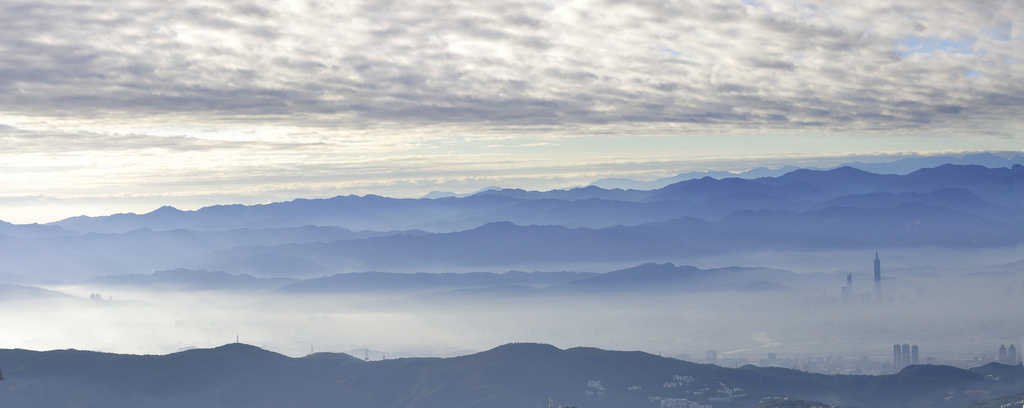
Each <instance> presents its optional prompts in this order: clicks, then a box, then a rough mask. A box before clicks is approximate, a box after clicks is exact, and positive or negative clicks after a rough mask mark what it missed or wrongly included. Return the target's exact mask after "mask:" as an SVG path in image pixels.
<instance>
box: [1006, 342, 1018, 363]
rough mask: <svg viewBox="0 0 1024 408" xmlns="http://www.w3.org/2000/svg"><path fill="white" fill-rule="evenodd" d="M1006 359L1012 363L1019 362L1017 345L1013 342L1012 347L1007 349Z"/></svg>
mask: <svg viewBox="0 0 1024 408" xmlns="http://www.w3.org/2000/svg"><path fill="white" fill-rule="evenodd" d="M1006 360H1007V361H1009V362H1010V364H1017V360H1018V358H1017V347H1015V346H1014V345H1013V344H1011V345H1010V348H1009V349H1007V350H1006Z"/></svg>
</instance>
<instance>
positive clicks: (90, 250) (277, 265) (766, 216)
mask: <svg viewBox="0 0 1024 408" xmlns="http://www.w3.org/2000/svg"><path fill="white" fill-rule="evenodd" d="M1020 197H1024V166H1020V165H1015V166H1013V167H1010V168H1005V167H1002V168H986V167H982V166H977V165H954V164H945V165H942V166H938V167H934V168H926V169H920V170H917V171H914V172H911V173H909V174H905V175H899V174H876V173H870V172H866V171H863V170H858V169H855V168H852V167H842V168H837V169H832V170H807V169H799V170H794V171H791V172H789V173H786V174H784V175H781V176H777V177H762V178H756V179H741V178H725V179H714V178H710V177H705V178H701V179H693V180H687V181H681V182H677V183H675V184H671V185H669V186H666V187H663V188H660V189H656V190H618V189H611V190H609V189H603V188H599V187H593V186H591V187H585V188H578V189H571V190H553V191H546V192H540V191H524V190H515V189H504V190H487V191H482V192H479V193H477V194H475V195H472V196H468V197H463V198H456V197H451V198H439V199H392V198H385V197H379V196H364V197H356V196H346V197H334V198H330V199H317V200H304V199H300V200H294V201H289V202H282V203H274V204H266V205H253V206H242V205H229V206H214V207H207V208H202V209H199V210H196V211H180V210H177V209H174V208H170V207H164V208H161V209H158V210H156V211H153V212H151V213H148V214H116V215H111V216H106V217H75V218H69V219H66V220H62V221H58V222H55V223H52V224H48V225H35V224H33V225H12V224H7V223H3V224H0V277H2V276H8V277H11V276H14V277H16V276H18V275H20V276H23V277H33V278H48V279H65V280H67V279H84V278H87V277H91V276H101V275H113V274H142V273H149V272H151V271H154V270H168V269H175V268H188V269H206V270H222V271H225V272H229V273H234V274H250V275H253V276H257V277H286V278H298V277H316V276H325V275H331V274H335V273H341V272H361V271H371V270H379V271H417V270H418V271H424V270H429V271H436V270H444V269H446V268H454V269H456V270H459V271H464V270H467V269H468V270H509V269H524V270H531V269H534V270H535V269H537V268H541V267H543V268H547V269H549V270H550V269H551V268H555V270H569V269H570V268H574V267H575V265H580V264H595V263H596V264H607V263H617V264H623V263H629V264H637V263H644V262H665V261H667V260H675V259H690V258H693V257H699V256H704V255H716V254H718V255H721V254H732V253H745V252H751V251H765V250H773V251H777V250H869V249H877V248H940V249H941V248H953V247H955V248H1001V247H1002V248H1011V247H1015V246H1016V245H1017V244H1018V243H1019V242H1024V228H1022V226H1024V223H1022V222H1021V221H1022V215H1021V214H1024V211H1021V209H1022V207H1024V202H1022V200H1021V198H1020Z"/></svg>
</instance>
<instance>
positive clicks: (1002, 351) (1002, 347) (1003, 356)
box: [999, 344, 1006, 363]
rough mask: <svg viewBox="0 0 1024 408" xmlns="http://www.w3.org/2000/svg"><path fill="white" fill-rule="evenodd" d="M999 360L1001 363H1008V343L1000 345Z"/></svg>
mask: <svg viewBox="0 0 1024 408" xmlns="http://www.w3.org/2000/svg"><path fill="white" fill-rule="evenodd" d="M999 362H1000V363H1006V345H1005V344H1000V345H999Z"/></svg>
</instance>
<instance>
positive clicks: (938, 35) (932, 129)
mask: <svg viewBox="0 0 1024 408" xmlns="http://www.w3.org/2000/svg"><path fill="white" fill-rule="evenodd" d="M1022 20H1024V9H1022V8H1021V7H1019V6H1015V2H1014V1H1012V0H992V1H966V0H962V1H958V0H938V1H933V0H929V1H924V0H921V1H901V2H897V3H893V2H889V1H873V0H868V1H861V2H815V3H814V4H808V3H803V2H782V1H757V0H746V1H693V2H688V1H633V2H619V1H574V2H554V3H551V2H525V1H515V2H514V1H500V2H490V3H488V4H484V5H481V4H477V2H458V1H431V0H424V1H363V2H360V1H345V2H313V1H308V2H307V1H264V2H260V1H256V2H224V1H208V2H204V1H180V2H173V3H166V2H160V1H148V0H140V1H133V2H116V3H111V2H98V1H96V2H91V1H79V2H74V3H68V2H64V1H5V2H3V3H2V4H0V124H2V125H5V127H4V128H2V129H0V138H2V139H3V142H4V146H5V150H7V149H8V146H16V147H15V148H13V149H12V150H8V151H6V152H4V153H0V166H4V167H5V168H6V169H9V170H10V171H6V172H5V173H9V174H13V173H15V172H16V173H19V174H23V175H24V174H29V173H30V174H33V175H35V177H36V178H37V179H38V180H40V181H42V182H44V184H45V183H46V181H45V180H52V179H48V178H47V177H48V176H47V175H53V174H61V175H62V177H63V178H64V179H82V180H84V179H86V178H88V177H93V176H96V175H109V174H113V176H112V177H108V180H107V182H111V180H123V179H124V178H125V177H127V178H129V179H130V178H132V177H141V175H146V174H148V175H149V178H148V180H151V181H153V182H156V183H157V184H159V183H160V181H159V176H160V175H165V174H168V172H174V173H175V174H177V173H181V172H183V174H184V177H177V176H176V178H175V179H176V180H179V181H180V180H182V179H186V180H190V177H193V176H194V177H195V180H193V181H206V180H212V179H213V178H216V177H220V179H222V180H225V179H230V181H229V182H226V183H224V184H217V183H214V184H217V186H216V187H213V189H215V190H219V191H223V190H225V189H226V190H230V191H232V192H234V193H237V194H240V195H245V194H249V192H251V190H252V189H254V188H255V187H253V184H251V183H252V180H262V181H263V184H264V185H265V184H273V183H275V181H273V180H272V179H270V178H264V177H263V176H262V175H261V174H260V173H259V171H258V169H263V170H262V171H266V172H268V175H267V176H266V177H270V176H269V175H270V174H272V175H275V176H277V177H283V178H284V179H287V180H284V179H282V180H280V181H278V182H277V183H279V184H280V185H281V186H283V185H284V184H288V183H290V184H288V185H290V186H291V187H288V188H290V189H292V190H293V191H300V192H305V191H322V190H324V189H325V188H328V187H329V188H335V189H346V188H348V189H352V188H357V187H359V186H360V184H359V182H357V181H355V180H360V182H365V180H368V179H373V180H374V181H372V182H367V183H369V184H372V185H377V186H380V185H383V184H386V183H398V184H401V183H406V184H410V185H419V184H431V185H441V186H442V187H443V186H445V183H446V182H447V181H448V180H461V181H458V183H463V184H458V183H455V184H453V185H455V186H458V185H469V184H472V183H469V184H467V182H465V180H466V179H468V178H472V177H477V178H482V179H483V180H485V181H481V182H480V184H487V181H486V180H488V177H492V175H491V174H490V173H489V171H491V170H493V169H494V168H495V167H494V166H496V165H492V166H491V167H486V166H483V167H481V166H478V164H480V163H500V166H503V168H513V171H512V176H513V177H512V178H511V179H513V180H514V179H515V176H518V175H519V174H518V173H517V172H516V170H514V169H515V166H513V165H511V164H509V163H513V162H519V158H520V157H522V156H520V154H522V153H523V152H532V153H528V154H530V156H528V157H532V158H535V159H536V158H538V157H540V158H543V154H541V155H538V154H536V152H537V151H542V152H548V154H550V155H551V157H559V158H560V159H559V160H561V161H559V162H556V161H554V159H551V160H547V161H543V160H541V161H542V162H540V163H536V164H534V165H526V166H525V167H529V168H530V169H541V170H531V171H526V170H524V171H523V174H524V175H523V177H527V178H529V177H535V178H543V179H546V180H554V181H552V183H555V184H557V183H558V182H569V181H572V182H576V181H579V180H582V179H581V177H582V176H583V175H588V176H592V175H598V174H597V173H595V172H593V171H589V170H581V168H588V166H591V167H593V166H596V165H598V164H600V165H604V166H610V165H615V164H619V165H621V166H623V167H630V166H632V168H637V166H638V165H637V163H638V162H643V161H644V160H648V161H654V162H657V161H659V160H660V161H664V160H665V159H666V157H662V156H657V157H656V155H651V154H649V152H639V151H638V152H634V153H635V154H632V155H628V154H627V155H624V154H622V153H619V154H618V155H616V154H608V153H607V152H605V151H603V150H600V149H598V148H593V147H587V148H588V149H595V150H594V151H593V152H591V154H590V155H589V156H588V155H584V156H586V157H569V158H568V159H571V160H566V158H565V157H564V156H565V152H566V151H568V150H571V148H570V147H567V146H566V145H565V144H561V145H562V147H563V149H562V150H557V149H555V150H551V149H554V147H552V146H559V145H560V144H559V143H558V142H557V140H561V139H562V138H565V137H570V136H571V137H579V136H580V135H614V136H615V137H618V136H621V135H635V134H641V135H655V136H665V135H722V134H724V135H730V134H752V133H758V132H761V133H763V134H776V135H778V134H794V133H801V132H815V133H821V134H827V133H829V132H839V133H844V134H877V133H879V132H881V133H884V134H927V135H935V136H938V137H944V138H948V137H950V136H953V137H963V136H965V135H967V136H971V137H976V138H988V139H992V138H994V139H997V140H998V139H1001V140H1004V141H1005V140H1007V139H1014V138H1016V137H1017V134H1019V131H1020V129H1021V123H1020V122H1021V121H1020V114H1019V112H1021V109H1022V108H1024V96H1022V95H1024V85H1022V84H1024V80H1022V78H1020V74H1019V72H1021V69H1020V67H1021V63H1022V62H1024V35H1022V34H1021V32H1020V29H1019V24H1020V22H1021V21H1022ZM988 139H986V140H988ZM552 140H555V141H556V142H554V143H552ZM616 140H617V139H614V137H613V140H612V142H611V143H610V144H609V145H611V146H613V147H612V148H611V149H610V150H612V151H614V150H616V149H615V148H614V145H615V144H616V143H618V144H622V143H625V142H622V141H616ZM926 140H927V139H926ZM709 143H710V142H709ZM1011 143H1012V142H1004V144H1003V145H997V146H995V147H997V148H1015V146H1014V145H1012V144H1011ZM711 144H713V143H711ZM495 147H502V148H506V149H511V150H505V151H504V152H503V153H502V154H496V152H495V150H494V148H495ZM958 147H962V145H951V144H941V145H938V148H940V149H941V148H946V149H949V148H958ZM982 147H984V148H988V147H992V146H989V145H985V146H982ZM935 148H936V146H909V147H908V146H905V145H897V146H888V147H885V148H883V149H881V150H888V151H908V150H909V151H915V150H916V151H921V150H934V149H935ZM544 149H548V150H544ZM706 149H708V154H711V155H714V154H721V153H720V152H719V151H720V150H722V149H721V148H719V149H717V150H716V148H714V147H713V146H712V147H707V148H706ZM839 149H840V150H841V149H842V148H839ZM620 150H621V149H620ZM625 150H628V149H625ZM654 150H657V149H654ZM125 151H128V152H129V153H125ZM831 153H835V151H833V152H831ZM126 154H127V155H130V156H132V157H133V158H132V159H131V160H128V159H125V158H124V156H125V155H126ZM661 154H663V153H661ZM140 157H149V158H148V159H140ZM101 159H102V160H101ZM126 160H128V161H127V162H126ZM378 161H382V162H378ZM566 162H572V163H579V165H580V166H582V167H573V168H572V169H565V168H561V166H563V165H564V163H566ZM103 163H107V164H103ZM338 163H345V164H344V165H341V166H340V167H339V165H338ZM367 163H369V164H367ZM556 163H557V164H556ZM452 164H455V165H456V166H457V167H458V166H465V168H467V169H469V172H468V173H465V174H463V173H460V174H449V173H448V172H446V171H443V170H444V169H450V168H451V167H452ZM187 165H191V166H187ZM133 166H134V167H133ZM403 166H404V167H403ZM107 167H109V169H107V170H104V169H106V168H107ZM641 167H642V166H641ZM36 168H45V169H46V171H36V170H32V169H36ZM115 168H116V169H131V170H130V171H129V172H130V173H131V174H130V175H129V174H121V173H118V172H117V171H115V170H111V169H115ZM186 168H188V169H189V170H183V169H186ZM551 168H557V169H551ZM74 169H79V170H81V169H89V171H90V172H91V173H88V174H87V173H83V172H78V173H74V171H75V170H74ZM210 169H213V170H211V171H212V172H213V173H218V174H219V176H211V173H210V172H207V171H206V170H210ZM395 169H399V170H397V171H396V170H395ZM271 170H273V171H271ZM342 170H344V171H345V172H351V173H353V174H362V176H359V177H356V176H353V177H352V178H351V179H349V180H338V179H334V178H331V177H329V176H328V175H330V174H337V173H339V172H340V171H342ZM662 170H663V169H662ZM111 171H113V172H114V173H110V172H111ZM126 171H128V170H126ZM242 172H245V173H247V174H248V175H249V176H247V177H249V178H250V179H252V180H249V179H245V178H243V179H238V178H237V177H236V176H234V175H236V174H238V173H242ZM251 172H256V173H251ZM289 172H291V173H289ZM193 173H195V174H194V175H193ZM226 173H231V174H233V176H230V177H229V176H225V175H224V174H226ZM526 173H530V174H529V175H525V174H526ZM584 173H585V174H584ZM289 174H294V175H295V176H294V177H291V178H289V176H288V175H289ZM298 174H302V175H303V176H302V177H308V176H309V175H310V174H314V175H315V174H322V175H323V177H322V178H316V177H315V176H314V180H309V179H306V178H303V179H301V180H300V179H298V178H297V177H299V176H297V175H298ZM506 176H507V175H506ZM211 177H213V178H211ZM494 177H498V176H497V175H494ZM31 178H32V177H28V178H22V180H28V179H31ZM378 179H379V180H378ZM247 180H248V181H247ZM395 180H397V181H395ZM494 180H509V178H504V179H501V178H495V179H491V180H490V181H494ZM53 183H54V184H55V186H54V187H53V188H54V189H53V190H46V191H45V192H44V191H42V190H35V191H33V190H31V189H28V188H25V189H21V190H18V191H15V192H12V191H10V190H8V191H7V193H6V194H7V195H8V196H10V195H12V194H14V195H33V194H35V195H39V194H43V195H47V194H49V195H56V194H57V192H56V191H57V190H60V192H59V194H65V195H68V196H74V195H77V194H85V195H96V193H95V192H91V193H90V192H86V191H84V190H83V191H79V190H82V189H84V187H81V184H79V187H78V190H75V189H70V190H66V191H65V190H61V188H58V187H57V186H56V184H60V183H58V182H56V181H54V182H53ZM126 183H128V184H130V185H133V186H135V185H138V183H137V182H126ZM281 183H284V184H281ZM296 183H298V184H296ZM37 185H38V184H37ZM225 186H226V187H225ZM324 186H327V187H324ZM556 186H557V185H556ZM549 187H555V186H549ZM284 188H285V187H278V188H277V190H281V189H284ZM158 189H160V190H161V191H167V190H168V187H166V186H165V187H159V188H158ZM72 190H74V191H72ZM128 190H130V189H128ZM171 190H173V189H171ZM128 193H129V194H140V195H146V194H150V193H151V192H147V191H142V190H138V191H136V190H132V191H129V192H128ZM180 194H185V195H187V194H191V193H190V192H188V191H181V192H180Z"/></svg>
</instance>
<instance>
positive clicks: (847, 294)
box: [843, 273, 853, 301]
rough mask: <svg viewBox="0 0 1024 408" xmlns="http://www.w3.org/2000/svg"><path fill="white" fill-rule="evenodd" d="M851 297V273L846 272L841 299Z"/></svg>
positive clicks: (846, 299) (845, 299) (849, 298)
mask: <svg viewBox="0 0 1024 408" xmlns="http://www.w3.org/2000/svg"><path fill="white" fill-rule="evenodd" d="M851 299H853V274H852V273H848V274H846V286H844V287H843V301H849V300H851Z"/></svg>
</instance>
